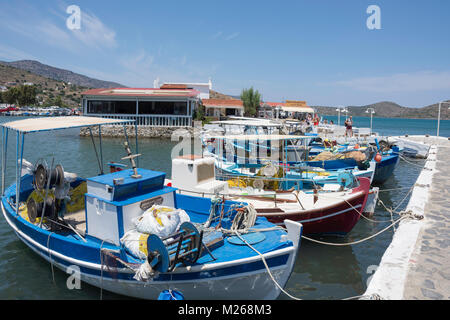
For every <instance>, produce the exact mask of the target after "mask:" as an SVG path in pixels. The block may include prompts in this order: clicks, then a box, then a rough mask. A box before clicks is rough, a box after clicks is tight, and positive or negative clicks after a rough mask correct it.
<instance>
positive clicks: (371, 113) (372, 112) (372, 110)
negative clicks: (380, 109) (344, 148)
mask: <svg viewBox="0 0 450 320" xmlns="http://www.w3.org/2000/svg"><path fill="white" fill-rule="evenodd" d="M366 113H370V135H372V115H373V114H374V113H375V110H374V109H373V108H367V110H366Z"/></svg>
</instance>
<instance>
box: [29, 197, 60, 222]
mask: <svg viewBox="0 0 450 320" xmlns="http://www.w3.org/2000/svg"><path fill="white" fill-rule="evenodd" d="M43 210H44V201H42V202H38V201H36V200H34V199H33V198H32V197H30V198H29V199H28V201H27V214H28V219H29V220H30V222H31V223H35V222H36V219H37V218H40V217H42V218H44V217H47V218H50V219H52V220H54V219H55V218H56V216H57V213H56V204H55V200H54V199H53V198H52V197H47V200H46V203H45V212H44V213H42V211H43Z"/></svg>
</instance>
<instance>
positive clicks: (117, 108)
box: [87, 100, 136, 114]
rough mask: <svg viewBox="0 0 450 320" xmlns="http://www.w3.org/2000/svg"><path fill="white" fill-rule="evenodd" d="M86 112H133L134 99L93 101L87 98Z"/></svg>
mask: <svg viewBox="0 0 450 320" xmlns="http://www.w3.org/2000/svg"><path fill="white" fill-rule="evenodd" d="M87 112H88V113H103V114H104V113H110V114H113V113H119V114H135V113H136V101H95V100H89V101H88V107H87Z"/></svg>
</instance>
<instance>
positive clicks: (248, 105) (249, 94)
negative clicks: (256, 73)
mask: <svg viewBox="0 0 450 320" xmlns="http://www.w3.org/2000/svg"><path fill="white" fill-rule="evenodd" d="M241 100H242V102H243V104H244V115H245V116H247V117H248V116H250V117H254V116H255V115H256V110H257V108H258V107H259V104H260V102H261V94H260V93H259V92H258V90H254V89H253V87H251V88H250V89H243V90H242V93H241Z"/></svg>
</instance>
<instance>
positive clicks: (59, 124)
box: [2, 116, 134, 133]
mask: <svg viewBox="0 0 450 320" xmlns="http://www.w3.org/2000/svg"><path fill="white" fill-rule="evenodd" d="M133 122H134V120H121V119H108V118H99V117H85V116H77V117H74V116H67V117H45V118H30V119H23V120H17V121H11V122H7V123H3V124H2V127H5V128H8V129H11V130H15V131H18V132H21V133H30V132H41V131H50V130H62V129H70V128H81V127H91V126H99V125H111V124H126V123H133Z"/></svg>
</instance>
